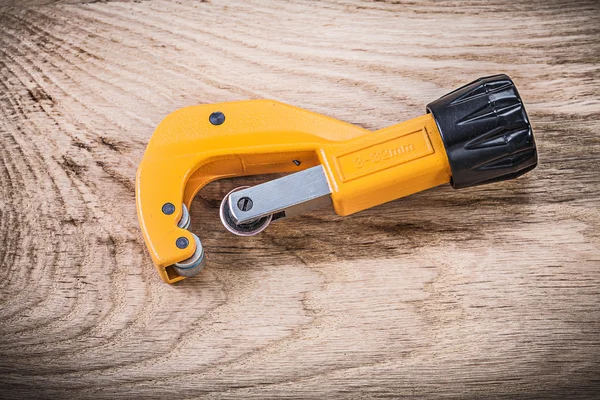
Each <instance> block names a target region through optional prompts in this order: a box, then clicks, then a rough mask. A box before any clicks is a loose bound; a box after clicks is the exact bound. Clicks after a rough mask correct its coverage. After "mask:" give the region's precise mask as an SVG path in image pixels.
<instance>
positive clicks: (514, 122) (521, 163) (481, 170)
mask: <svg viewBox="0 0 600 400" xmlns="http://www.w3.org/2000/svg"><path fill="white" fill-rule="evenodd" d="M427 112H430V113H431V114H433V117H434V119H435V121H436V123H437V126H438V128H439V130H440V134H441V136H442V140H443V141H444V146H445V147H446V152H447V154H448V161H449V162H450V169H451V170H452V180H451V183H452V187H454V188H455V189H460V188H465V187H469V186H475V185H483V184H486V183H492V182H498V181H503V180H507V179H513V178H516V177H518V176H520V175H523V174H524V173H526V172H528V171H531V170H532V169H534V168H535V167H536V165H537V159H538V157H537V150H536V146H535V141H534V139H533V132H532V131H531V125H530V124H529V119H528V118H527V113H526V112H525V107H524V106H523V102H522V101H521V97H520V96H519V92H517V88H516V87H515V85H514V83H513V81H512V80H511V79H510V78H509V77H508V76H506V75H494V76H488V77H485V78H480V79H478V80H476V81H474V82H471V83H469V84H468V85H465V86H463V87H461V88H459V89H456V90H455V91H453V92H450V93H448V94H447V95H445V96H443V97H440V98H439V99H437V100H435V101H433V102H431V103H429V104H428V105H427Z"/></svg>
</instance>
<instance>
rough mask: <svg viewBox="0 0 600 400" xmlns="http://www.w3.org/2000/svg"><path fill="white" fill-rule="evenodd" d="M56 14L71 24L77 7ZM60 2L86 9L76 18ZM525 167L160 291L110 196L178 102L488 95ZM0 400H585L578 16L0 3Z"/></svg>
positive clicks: (585, 202) (158, 1)
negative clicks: (516, 103)
mask: <svg viewBox="0 0 600 400" xmlns="http://www.w3.org/2000/svg"><path fill="white" fill-rule="evenodd" d="M77 3H80V4H77ZM84 3H85V4H84ZM499 72H504V73H507V74H509V75H510V76H511V77H512V78H513V79H514V80H515V82H516V83H517V85H518V87H519V89H520V91H521V94H522V96H523V98H524V101H525V103H526V105H527V108H528V113H529V116H530V117H531V120H532V123H533V126H534V132H535V135H536V139H537V143H538V149H539V153H540V165H539V167H538V168H537V169H535V170H534V171H533V172H531V173H529V174H528V175H526V176H524V177H522V178H520V179H518V180H515V181H511V182H504V183H499V184H494V185H489V186H483V187H477V188H471V189H466V190H460V191H455V190H453V189H451V188H450V187H439V188H435V189H433V190H430V191H427V192H425V193H421V194H417V195H414V196H411V197H409V198H406V199H402V200H398V201H395V202H392V203H389V204H385V205H382V206H379V207H376V208H375V209H372V210H368V211H365V212H362V213H359V214H357V215H354V216H351V217H347V218H340V217H337V216H336V215H335V214H333V212H332V211H329V210H321V211H317V212H313V213H311V214H309V215H306V216H303V217H298V218H295V219H290V220H288V221H282V222H279V223H276V224H274V225H272V226H271V227H270V228H269V229H268V230H267V231H265V232H264V233H263V234H261V235H259V236H256V237H252V238H238V237H233V236H232V235H230V234H228V233H227V232H226V231H225V229H224V228H223V227H222V226H221V225H220V222H219V221H218V215H217V213H218V204H219V202H220V200H221V198H222V196H223V195H224V194H225V193H227V191H228V190H230V189H231V188H233V187H235V186H238V185H240V184H254V183H258V182H261V181H264V180H265V179H268V177H252V178H245V179H234V180H226V181H220V182H216V183H213V184H211V185H210V186H209V187H207V188H205V189H204V190H203V191H202V192H201V193H200V195H199V196H198V198H197V199H196V200H195V201H194V204H193V210H192V231H194V232H195V233H197V234H198V235H199V236H200V237H201V238H202V239H203V242H204V243H205V246H206V250H207V254H208V257H209V262H210V265H209V266H208V267H207V269H206V270H205V272H203V273H202V275H200V276H198V277H196V278H194V279H188V280H186V281H183V282H181V283H179V284H176V285H171V286H170V285H166V284H164V283H162V282H161V281H160V280H159V279H158V276H157V275H156V273H155V271H154V269H153V267H152V266H151V261H150V259H149V256H148V255H147V253H146V250H145V246H144V244H143V240H142V238H141V234H140V232H139V229H138V225H137V218H136V214H135V206H134V190H133V189H134V176H135V170H136V167H137V164H138V163H139V161H140V159H141V157H142V154H143V151H144V149H145V145H146V143H147V142H148V139H149V138H150V136H151V134H152V132H153V129H154V127H155V126H156V125H157V124H158V122H159V121H160V120H161V119H162V118H163V117H164V116H165V115H167V114H168V113H169V112H171V111H173V110H175V109H177V108H180V107H183V106H187V105H192V104H199V103H213V102H222V101H230V100H238V99H247V98H250V99H256V98H271V99H275V100H280V101H283V102H287V103H290V104H293V105H296V106H300V107H304V108H307V109H309V110H312V111H316V112H319V113H323V114H326V115H330V116H333V117H335V118H338V119H342V120H346V121H349V122H351V123H354V124H358V125H361V126H364V127H367V128H370V129H377V128H382V127H384V126H387V125H389V124H392V123H395V122H398V121H401V120H404V119H408V118H412V117H415V116H418V115H420V114H422V113H423V112H424V105H425V104H427V103H428V102H429V101H431V100H433V99H436V98H437V97H439V96H440V95H442V94H444V93H446V92H448V91H449V90H450V89H452V88H454V87H457V86H459V85H461V84H464V83H467V82H469V81H471V80H473V79H474V78H477V77H479V76H484V75H488V74H493V73H499ZM0 85H1V88H0V113H1V114H0V138H1V139H0V140H1V141H0V334H1V335H2V341H1V342H0V397H2V398H78V399H79V398H81V399H87V398H90V399H92V398H93V399H100V398H109V399H115V398H142V397H143V398H161V399H162V398H198V397H205V396H206V397H209V398H213V397H215V398H273V397H288V398H300V397H303V398H383V397H393V398H396V397H425V398H430V397H449V398H456V397H459V398H476V397H477V398H481V397H486V398H505V397H520V398H565V397H567V398H591V397H598V396H599V395H598V391H599V390H600V379H599V376H600V233H599V232H600V211H599V210H600V178H599V176H598V171H599V169H600V135H599V134H598V132H600V122H599V121H600V3H598V2H596V1H567V0H564V1H541V0H538V1H533V2H512V1H508V0H494V1H490V2H472V1H442V2H435V3H433V2H429V1H420V0H417V1H410V2H409V1H406V2H405V1H393V2H368V1H367V2H356V1H344V0H329V1H322V2H308V1H300V2H293V3H292V2H283V3H279V2H270V1H267V0H249V1H231V2H229V1H227V2H225V1H223V0H212V1H210V2H183V1H179V2H175V1H164V0H150V1H135V2H118V1H117V2H90V3H89V4H87V2H77V1H75V2H74V1H67V2H53V1H38V0H27V1H23V2H19V3H18V4H14V2H12V1H9V0H0Z"/></svg>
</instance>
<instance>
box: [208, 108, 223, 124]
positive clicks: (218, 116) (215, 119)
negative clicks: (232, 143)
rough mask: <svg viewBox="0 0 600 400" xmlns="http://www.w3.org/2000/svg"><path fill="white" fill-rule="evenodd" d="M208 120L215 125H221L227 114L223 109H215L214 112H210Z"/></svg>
mask: <svg viewBox="0 0 600 400" xmlns="http://www.w3.org/2000/svg"><path fill="white" fill-rule="evenodd" d="M208 120H209V121H210V123H211V124H213V125H221V124H222V123H223V122H225V114H223V113H222V112H221V111H215V112H214V113H212V114H210V116H209V117H208Z"/></svg>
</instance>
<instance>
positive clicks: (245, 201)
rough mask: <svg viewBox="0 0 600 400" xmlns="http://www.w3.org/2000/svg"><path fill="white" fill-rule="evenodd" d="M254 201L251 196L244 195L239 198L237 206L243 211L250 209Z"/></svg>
mask: <svg viewBox="0 0 600 400" xmlns="http://www.w3.org/2000/svg"><path fill="white" fill-rule="evenodd" d="M253 205H254V203H253V202H252V199H251V198H250V197H242V198H241V199H239V200H238V203H237V206H238V208H239V209H240V210H242V211H250V210H251V209H252V206H253Z"/></svg>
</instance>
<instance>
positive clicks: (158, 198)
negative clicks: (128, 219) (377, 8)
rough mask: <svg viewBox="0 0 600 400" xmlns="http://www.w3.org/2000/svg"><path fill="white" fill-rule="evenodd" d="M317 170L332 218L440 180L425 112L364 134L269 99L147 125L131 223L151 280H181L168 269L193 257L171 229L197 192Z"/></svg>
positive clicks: (441, 166) (196, 109) (197, 109)
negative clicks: (154, 276)
mask: <svg viewBox="0 0 600 400" xmlns="http://www.w3.org/2000/svg"><path fill="white" fill-rule="evenodd" d="M317 165H321V166H322V167H323V171H324V174H325V176H326V179H327V182H328V184H329V187H330V190H331V201H332V203H333V207H334V208H335V211H336V212H337V213H338V214H340V215H349V214H352V213H355V212H358V211H361V210H364V209H366V208H370V207H373V206H376V205H378V204H382V203H385V202H387V201H390V200H394V199H397V198H399V197H403V196H407V195H409V194H411V193H415V192H418V191H421V190H425V189H428V188H430V187H433V186H437V185H440V184H442V183H447V182H449V180H450V167H449V165H448V160H447V157H446V153H445V151H444V145H443V142H442V139H441V137H440V134H439V131H438V129H437V126H436V123H435V121H434V119H433V117H432V116H431V115H429V114H428V115H424V116H421V117H418V118H415V119H412V120H410V121H406V122H404V123H401V124H397V125H393V126H390V127H388V128H385V129H380V130H378V131H374V132H373V131H368V130H366V129H363V128H360V127H357V126H354V125H351V124H348V123H345V122H342V121H338V120H335V119H333V118H329V117H326V116H324V115H319V114H315V113H312V112H309V111H306V110H303V109H300V108H296V107H292V106H289V105H286V104H282V103H279V102H276V101H269V100H253V101H241V102H231V103H220V104H210V105H200V106H193V107H187V108H183V109H181V110H178V111H175V112H174V113H172V114H170V115H169V116H167V117H166V118H165V119H164V120H163V121H162V122H161V123H160V125H159V126H158V127H157V129H156V131H155V132H154V134H153V135H152V138H151V140H150V142H149V143H148V147H147V149H146V152H145V153H144V158H143V159H142V162H141V164H140V166H139V168H138V172H137V179H136V204H137V211H138V218H139V221H140V226H141V228H142V232H143V234H144V239H145V241H146V245H147V246H148V250H149V252H150V255H151V257H152V261H153V262H154V264H155V266H156V268H157V270H158V273H159V274H160V276H161V278H162V279H163V280H164V281H165V282H169V283H173V282H176V281H178V280H181V279H184V278H185V276H182V275H181V274H180V272H181V269H179V268H174V267H173V266H175V265H176V264H177V263H180V262H181V261H183V260H187V259H189V258H190V257H192V256H193V255H194V253H195V251H196V240H195V238H194V236H193V234H192V233H191V232H190V231H188V230H187V229H185V227H180V226H178V223H179V222H180V220H182V216H183V213H184V211H185V210H184V208H183V205H185V206H186V207H187V209H189V208H190V206H191V202H192V199H193V198H194V196H195V195H196V193H197V192H198V191H199V190H200V189H201V188H202V187H203V186H205V185H206V184H208V183H209V182H211V181H214V180H217V179H221V178H227V177H233V176H243V175H257V174H268V173H282V172H298V171H302V170H304V169H307V168H310V167H315V166H317ZM163 208H165V209H163ZM165 211H166V212H165ZM169 212H170V213H169ZM186 243H187V245H186V246H183V245H184V244H186Z"/></svg>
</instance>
